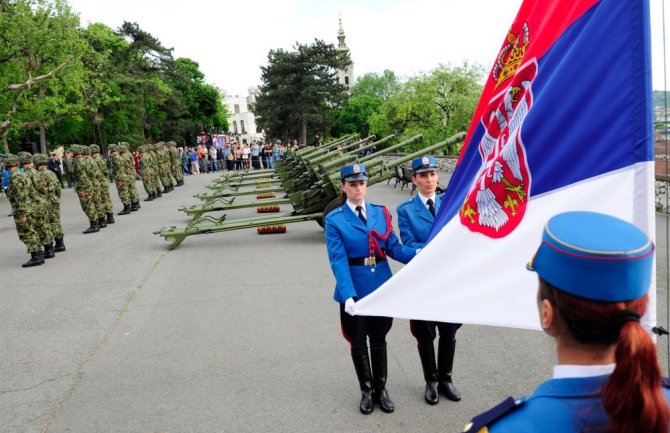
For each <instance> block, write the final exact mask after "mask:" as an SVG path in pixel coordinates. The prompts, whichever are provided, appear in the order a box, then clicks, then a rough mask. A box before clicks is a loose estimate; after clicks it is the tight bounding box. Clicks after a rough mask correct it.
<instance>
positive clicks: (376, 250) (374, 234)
mask: <svg viewBox="0 0 670 433" xmlns="http://www.w3.org/2000/svg"><path fill="white" fill-rule="evenodd" d="M382 209H383V210H384V217H385V218H386V233H385V234H383V235H382V234H381V233H379V232H378V231H377V230H375V229H370V231H369V232H368V240H369V241H368V248H369V250H370V257H375V256H377V257H381V258H382V259H385V258H386V253H385V252H384V250H382V248H381V247H380V246H379V241H386V240H387V239H388V238H389V236H390V235H391V230H393V225H391V215H390V214H389V211H388V209H386V206H382ZM377 239H379V241H378V240H377Z"/></svg>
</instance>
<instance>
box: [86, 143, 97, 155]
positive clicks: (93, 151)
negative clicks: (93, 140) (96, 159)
mask: <svg viewBox="0 0 670 433" xmlns="http://www.w3.org/2000/svg"><path fill="white" fill-rule="evenodd" d="M88 147H89V149H91V153H100V146H98V145H97V144H91V145H89V146H88Z"/></svg>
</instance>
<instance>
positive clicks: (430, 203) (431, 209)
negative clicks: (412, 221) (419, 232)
mask: <svg viewBox="0 0 670 433" xmlns="http://www.w3.org/2000/svg"><path fill="white" fill-rule="evenodd" d="M426 204H427V205H428V212H430V214H431V215H432V216H433V218H435V206H433V205H434V203H433V199H432V198H429V199H428V200H426Z"/></svg>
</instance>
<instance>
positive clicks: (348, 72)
mask: <svg viewBox="0 0 670 433" xmlns="http://www.w3.org/2000/svg"><path fill="white" fill-rule="evenodd" d="M337 40H338V44H337V50H338V51H345V52H347V53H349V47H347V44H346V43H345V42H344V29H343V28H342V16H341V15H340V29H339V30H338V32H337ZM350 55H351V54H350ZM337 78H338V81H339V82H340V84H342V85H343V86H345V87H346V88H347V89H349V90H350V89H351V86H353V85H354V64H353V63H352V64H351V65H349V66H347V68H346V69H338V71H337Z"/></svg>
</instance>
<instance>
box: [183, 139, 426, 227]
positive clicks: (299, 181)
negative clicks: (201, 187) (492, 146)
mask: <svg viewBox="0 0 670 433" xmlns="http://www.w3.org/2000/svg"><path fill="white" fill-rule="evenodd" d="M393 137H395V136H394V135H390V136H388V137H385V138H384V139H382V140H379V141H377V142H374V143H371V144H369V145H368V146H365V147H364V148H362V149H365V148H366V147H367V148H369V147H373V146H374V145H379V144H381V143H384V142H386V141H388V140H390V139H391V138H393ZM422 138H423V136H422V135H421V134H418V135H415V136H414V137H411V138H409V139H407V140H405V141H402V142H400V143H397V144H394V145H392V146H389V147H387V148H384V149H380V150H379V151H377V152H375V153H373V154H371V155H368V156H366V157H364V158H362V159H359V162H366V163H368V162H369V161H371V162H369V163H368V166H369V168H370V169H372V168H374V167H375V166H376V165H377V164H381V163H383V161H382V160H381V159H379V158H378V157H379V156H382V155H384V154H386V153H390V152H392V151H394V150H398V149H401V148H403V147H405V146H408V145H410V144H412V143H415V142H416V141H418V140H420V139H422ZM359 150H360V149H358V150H355V151H352V152H349V153H348V154H345V155H343V156H341V157H340V158H336V159H334V160H331V161H328V162H327V163H325V164H318V165H316V166H307V167H306V168H303V171H304V172H303V173H301V175H300V176H298V177H297V178H296V179H290V178H289V179H287V180H286V181H285V182H284V188H285V190H286V191H287V196H286V197H285V198H280V199H276V198H268V199H263V200H256V201H248V202H242V203H233V201H234V198H235V197H238V196H240V195H251V194H255V193H261V192H278V190H281V189H278V188H272V189H264V190H257V191H243V192H236V191H233V192H220V195H218V196H217V197H216V198H215V199H211V200H208V201H207V202H206V203H205V204H203V205H202V206H191V207H189V208H186V207H182V208H180V209H179V210H181V211H184V212H186V213H187V214H188V215H190V216H193V217H194V218H197V217H199V216H201V215H202V214H203V213H207V212H215V211H222V210H232V209H243V208H250V207H257V206H275V205H281V204H289V203H293V202H294V200H292V199H291V198H290V197H291V194H295V193H296V192H307V191H308V190H315V189H317V190H318V189H320V188H325V187H327V186H326V185H325V184H324V183H323V182H322V180H324V179H325V180H327V181H329V182H331V183H337V176H338V171H339V168H340V167H341V166H342V165H344V164H347V163H350V162H352V161H354V160H355V159H356V155H355V154H354V153H356V154H357V153H358V151H359ZM200 197H202V196H200ZM209 197H213V195H211V196H209ZM231 197H232V198H231Z"/></svg>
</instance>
